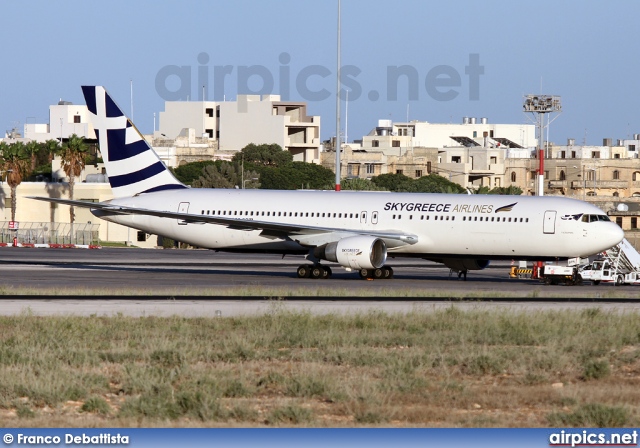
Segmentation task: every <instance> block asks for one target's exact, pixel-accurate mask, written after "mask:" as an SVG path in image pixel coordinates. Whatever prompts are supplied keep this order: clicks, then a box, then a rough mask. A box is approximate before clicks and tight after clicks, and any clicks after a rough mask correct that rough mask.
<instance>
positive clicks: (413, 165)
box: [320, 144, 438, 179]
mask: <svg viewBox="0 0 640 448" xmlns="http://www.w3.org/2000/svg"><path fill="white" fill-rule="evenodd" d="M320 156H321V160H320V164H321V165H322V166H324V167H325V168H327V169H330V170H332V171H334V172H335V166H336V160H335V151H325V152H322V153H321V154H320ZM341 157H342V159H341V161H340V165H341V167H340V168H341V169H340V173H341V177H342V178H343V179H344V178H349V179H352V178H360V179H371V178H372V177H374V176H379V175H380V174H404V175H406V176H409V177H414V178H419V177H422V176H426V175H428V174H431V172H432V170H433V167H434V166H436V163H437V162H436V161H437V158H438V151H437V149H435V148H421V147H416V148H412V149H411V150H410V151H405V152H404V153H403V154H393V153H389V152H385V151H382V150H371V149H369V150H365V149H362V147H361V146H360V145H358V144H347V145H345V146H343V148H342V154H341Z"/></svg>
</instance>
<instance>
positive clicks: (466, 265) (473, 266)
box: [442, 258, 489, 271]
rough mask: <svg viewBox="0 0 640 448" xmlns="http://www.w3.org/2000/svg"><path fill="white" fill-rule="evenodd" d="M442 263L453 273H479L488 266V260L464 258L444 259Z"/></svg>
mask: <svg viewBox="0 0 640 448" xmlns="http://www.w3.org/2000/svg"><path fill="white" fill-rule="evenodd" d="M442 263H443V264H444V265H445V266H446V267H448V268H449V269H453V270H454V271H481V270H483V269H484V268H486V267H487V266H489V260H473V259H465V258H445V259H444V260H442Z"/></svg>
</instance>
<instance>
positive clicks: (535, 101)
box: [522, 95, 562, 196]
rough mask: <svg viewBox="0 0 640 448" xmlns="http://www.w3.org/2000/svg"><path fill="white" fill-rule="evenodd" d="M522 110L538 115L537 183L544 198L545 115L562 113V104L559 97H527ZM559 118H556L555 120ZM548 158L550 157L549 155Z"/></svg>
mask: <svg viewBox="0 0 640 448" xmlns="http://www.w3.org/2000/svg"><path fill="white" fill-rule="evenodd" d="M522 109H523V110H524V111H525V112H529V113H532V114H536V124H537V126H538V139H539V143H538V160H539V161H540V163H539V164H538V181H537V182H536V195H537V196H544V157H545V153H544V149H543V147H542V143H543V137H544V128H545V125H544V115H545V114H552V113H554V112H557V113H560V112H562V102H561V101H560V97H559V96H558V95H526V96H525V97H524V104H523V106H522ZM556 118H558V117H555V118H554V119H553V120H555V119H556ZM553 120H550V121H549V122H548V123H547V126H548V125H549V124H551V122H552V121H553ZM548 143H549V142H547V146H548ZM547 156H548V155H547Z"/></svg>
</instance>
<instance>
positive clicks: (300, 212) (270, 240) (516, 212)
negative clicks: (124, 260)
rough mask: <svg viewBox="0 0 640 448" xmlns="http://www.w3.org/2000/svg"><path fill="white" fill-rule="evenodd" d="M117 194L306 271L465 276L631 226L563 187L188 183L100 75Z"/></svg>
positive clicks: (125, 215)
mask: <svg viewBox="0 0 640 448" xmlns="http://www.w3.org/2000/svg"><path fill="white" fill-rule="evenodd" d="M82 91H83V94H84V97H85V100H86V103H87V107H88V109H89V112H90V114H89V115H90V121H91V123H92V125H93V127H94V129H95V132H96V135H97V137H98V143H99V148H100V152H101V154H102V157H103V160H104V164H105V168H106V171H107V175H108V178H109V182H110V184H111V188H112V191H113V195H114V198H113V199H111V200H108V201H105V202H101V203H93V202H85V201H77V200H68V199H62V198H46V197H34V198H33V199H38V200H43V201H48V202H55V203H59V204H67V205H74V206H79V207H87V208H89V209H91V212H92V213H93V214H94V215H95V216H97V217H99V218H101V219H104V220H107V221H111V222H114V223H118V224H122V225H124V226H128V227H132V228H134V229H138V230H142V231H144V232H146V233H150V234H155V235H162V236H164V237H169V238H172V239H174V240H176V241H181V242H185V243H188V244H191V245H193V246H197V247H201V248H207V249H212V250H216V251H228V252H246V253H272V254H281V255H282V256H284V255H287V254H295V255H305V256H306V259H307V260H308V262H309V263H307V264H302V265H300V266H299V267H298V268H297V276H298V277H299V278H315V279H322V278H329V277H330V276H331V274H332V271H331V268H330V267H328V266H326V265H324V264H322V262H323V261H329V262H334V263H338V264H339V265H340V266H342V267H343V268H346V269H347V270H349V271H357V272H358V273H359V275H360V277H362V278H367V279H372V278H374V279H389V278H392V277H393V268H392V267H391V266H389V265H388V264H387V260H388V259H390V258H391V259H395V258H397V257H413V258H421V259H426V260H431V261H435V262H438V263H442V264H444V265H445V266H447V267H449V268H450V269H452V270H453V271H456V272H458V273H459V277H460V275H461V274H464V278H465V280H466V275H467V271H468V270H481V269H484V268H486V267H487V266H488V265H489V262H490V261H491V260H516V259H517V260H535V261H548V260H558V259H568V258H575V257H583V258H584V257H588V256H590V255H593V254H596V253H598V252H602V251H604V250H606V249H609V248H611V247H613V246H615V245H616V244H618V243H619V242H620V241H622V239H623V237H624V233H623V231H622V229H620V227H619V226H618V225H617V224H615V223H613V222H611V221H610V220H609V218H608V217H607V215H606V214H605V213H604V212H603V211H602V210H600V209H599V208H597V207H595V206H593V205H590V204H588V203H586V202H582V201H579V200H575V199H570V198H563V197H536V196H500V195H464V194H431V193H389V192H349V191H340V192H337V191H303V190H300V191H275V190H258V189H250V190H247V189H205V188H190V187H187V186H186V185H184V184H182V183H181V182H180V181H178V180H177V179H176V178H175V177H174V176H173V174H172V173H171V171H169V169H168V168H167V167H166V166H165V164H164V163H163V162H162V161H161V160H160V158H159V157H158V155H157V154H156V153H155V152H154V151H153V149H152V148H151V146H150V145H149V144H148V143H147V142H146V140H145V139H144V137H143V136H142V135H141V133H140V132H139V131H138V129H137V128H136V127H135V126H134V124H133V123H132V122H131V120H130V119H129V118H127V117H126V115H125V114H124V113H123V112H122V109H121V108H120V107H118V106H117V104H116V102H115V101H114V100H113V99H112V98H111V96H110V95H109V94H108V93H107V92H106V90H105V89H104V87H102V86H83V87H82Z"/></svg>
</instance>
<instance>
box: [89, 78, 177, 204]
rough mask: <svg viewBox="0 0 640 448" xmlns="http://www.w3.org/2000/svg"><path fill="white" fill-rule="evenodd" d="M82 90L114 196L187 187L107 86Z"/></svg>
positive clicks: (119, 196)
mask: <svg viewBox="0 0 640 448" xmlns="http://www.w3.org/2000/svg"><path fill="white" fill-rule="evenodd" d="M82 93H83V94H84V99H85V101H86V103H87V108H88V109H89V118H90V121H91V124H92V125H93V128H94V130H95V131H96V136H97V137H98V145H99V146H100V153H101V154H102V158H103V160H104V164H105V167H106V170H107V175H108V176H109V183H110V184H111V189H112V190H113V195H114V197H116V198H121V197H126V196H134V195H136V194H139V193H151V192H153V191H160V190H172V189H178V188H187V187H186V186H185V185H183V184H182V183H180V182H179V181H178V180H177V179H176V178H175V177H174V176H173V174H171V172H170V171H169V170H168V169H167V167H166V166H165V165H164V163H162V161H161V160H160V158H159V157H158V155H157V154H156V153H155V152H154V151H153V149H152V148H151V146H149V144H148V143H147V141H146V140H145V139H144V138H143V137H142V135H141V134H140V131H138V129H137V128H136V127H135V126H134V125H133V123H131V120H129V119H128V118H127V117H126V116H125V115H124V113H123V112H122V110H121V109H120V108H119V107H118V105H117V104H116V103H115V101H113V99H112V98H111V97H110V96H109V94H108V93H107V91H106V90H105V89H104V87H101V86H82Z"/></svg>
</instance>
